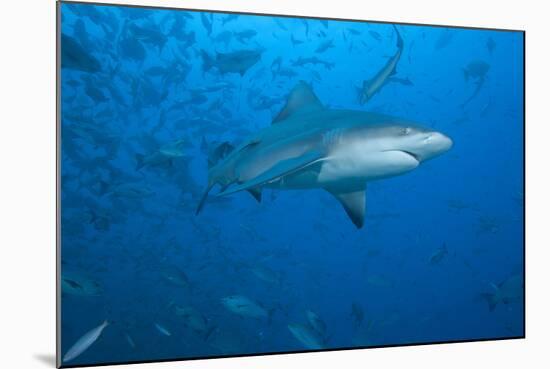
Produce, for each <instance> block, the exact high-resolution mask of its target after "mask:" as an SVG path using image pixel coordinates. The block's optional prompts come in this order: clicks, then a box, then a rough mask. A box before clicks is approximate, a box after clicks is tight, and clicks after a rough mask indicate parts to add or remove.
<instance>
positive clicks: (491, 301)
mask: <svg viewBox="0 0 550 369" xmlns="http://www.w3.org/2000/svg"><path fill="white" fill-rule="evenodd" d="M523 284H524V282H523V276H522V275H520V274H514V275H511V276H509V277H508V278H506V279H505V280H504V281H502V282H501V283H499V284H498V285H495V284H494V283H491V287H492V288H493V292H490V293H483V294H481V297H483V298H484V299H485V300H486V301H487V305H488V306H489V310H490V311H493V310H495V308H496V306H497V305H498V304H499V303H500V304H505V305H506V304H510V303H512V302H517V301H520V300H521V299H522V298H523V289H524V286H523Z"/></svg>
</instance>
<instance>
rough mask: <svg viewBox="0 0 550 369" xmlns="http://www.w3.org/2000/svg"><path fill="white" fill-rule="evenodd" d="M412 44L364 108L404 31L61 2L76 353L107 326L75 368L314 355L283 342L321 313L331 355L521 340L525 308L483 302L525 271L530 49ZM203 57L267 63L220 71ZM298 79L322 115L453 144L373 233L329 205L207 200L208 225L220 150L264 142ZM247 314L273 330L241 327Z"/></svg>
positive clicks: (414, 36)
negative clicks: (411, 126) (360, 115)
mask: <svg viewBox="0 0 550 369" xmlns="http://www.w3.org/2000/svg"><path fill="white" fill-rule="evenodd" d="M210 27H211V32H209V30H208V29H209V28H210ZM248 30H253V31H254V32H249V35H247V32H245V33H243V34H242V35H241V36H237V34H239V32H241V31H248ZM398 30H399V32H400V33H401V35H402V38H403V41H404V49H403V54H402V55H401V58H400V60H399V62H398V64H397V68H396V71H397V73H396V74H395V76H394V77H399V78H401V79H402V82H401V83H399V82H395V81H393V82H389V81H388V82H387V83H385V84H384V85H383V86H382V88H381V89H380V91H379V92H378V93H377V94H375V95H374V96H373V97H372V98H371V99H370V100H369V101H368V102H367V103H366V104H365V105H360V104H359V99H358V91H357V88H358V87H360V86H362V83H363V81H364V80H368V79H370V78H371V77H373V76H374V75H375V74H376V73H377V72H378V71H379V70H380V69H381V68H382V67H383V66H384V64H385V63H386V61H387V60H388V58H390V57H392V56H393V55H394V54H395V53H396V33H395V30H394V28H393V26H392V25H391V24H379V23H368V22H344V21H326V22H322V21H319V20H315V19H299V18H283V17H279V18H275V17H270V16H250V15H239V16H236V17H233V18H232V17H230V16H229V15H228V14H224V13H200V12H183V11H176V10H161V9H140V8H128V7H114V6H93V5H82V4H68V3H64V4H62V5H61V30H60V31H61V33H62V34H63V35H64V38H62V44H61V47H62V49H64V51H63V53H62V55H63V57H62V60H61V63H62V66H63V68H62V69H61V74H60V76H61V89H60V97H61V137H62V145H61V258H62V268H61V272H62V274H63V277H64V278H66V279H70V282H71V283H72V287H73V288H72V289H67V290H66V289H65V288H64V289H63V294H62V301H61V308H62V310H61V311H62V315H61V335H62V341H61V353H62V355H65V353H66V352H67V351H68V350H69V348H70V347H71V346H72V345H73V344H74V343H75V342H76V341H77V340H78V339H79V337H81V336H82V335H83V334H85V333H86V332H88V331H89V330H91V329H93V328H94V327H97V326H99V325H100V324H101V323H102V322H103V321H105V320H107V321H108V322H109V325H108V326H107V327H106V328H105V329H104V330H103V331H102V334H101V335H100V336H99V338H98V339H97V340H96V341H95V342H94V343H93V345H91V346H90V347H89V348H88V349H87V350H86V351H84V352H83V353H82V354H80V355H79V356H77V357H76V358H74V359H73V360H70V361H67V362H65V364H66V365H76V364H100V363H105V362H128V361H142V360H166V359H184V358H196V357H209V356H220V355H236V354H259V353H266V352H285V351H299V350H309V349H312V348H314V346H312V345H311V343H308V342H307V341H306V342H305V343H304V342H303V341H300V340H299V339H298V338H297V337H295V336H294V335H293V334H292V333H291V331H290V329H289V328H288V325H289V324H300V325H301V327H307V329H309V331H311V330H313V331H315V329H314V327H313V326H312V323H311V322H309V321H308V318H307V316H306V312H307V311H308V310H309V311H311V312H313V313H315V314H316V315H317V316H318V318H319V319H320V320H321V321H322V325H323V324H324V326H325V331H324V333H323V334H320V333H319V331H318V330H317V331H315V332H317V333H316V334H317V336H316V339H317V340H318V341H319V342H320V345H321V346H322V348H328V349H330V348H344V347H347V348H349V347H365V346H381V345H399V344H410V343H428V342H443V341H456V340H477V339H491V338H506V337H518V336H522V335H523V333H524V320H523V314H524V309H523V300H522V298H521V297H520V298H517V297H518V296H517V293H516V298H515V299H501V300H500V301H499V302H498V303H497V304H496V306H494V309H490V308H489V304H488V303H487V301H486V298H483V297H482V295H483V294H491V293H494V292H495V291H496V289H498V288H499V287H502V285H503V284H505V283H506V281H509V280H510V278H513V276H518V275H519V276H521V275H522V274H523V237H524V229H523V223H524V218H523V204H524V200H523V193H524V187H523V170H524V167H523V109H524V107H523V34H522V33H520V32H511V31H489V30H471V29H455V28H443V27H428V26H412V25H399V26H398ZM224 31H229V32H226V33H225V34H222V33H223V32H224ZM220 34H222V36H220V37H218V36H219V35H220ZM291 35H292V38H293V39H294V40H292V39H291ZM224 37H225V38H224ZM238 37H240V38H241V39H240V40H239V39H238ZM326 40H333V43H332V45H331V47H328V48H327V49H326V50H325V51H319V50H317V49H318V47H319V45H321V44H322V43H323V42H325V41H326ZM75 44H76V46H75ZM201 50H204V51H206V52H207V53H208V54H209V55H210V56H213V55H215V52H221V53H225V52H233V51H240V50H254V51H257V52H258V53H259V60H258V61H256V62H254V63H252V65H251V66H249V67H247V68H245V70H244V72H243V73H242V75H241V74H240V73H221V72H220V69H219V68H217V67H214V68H212V69H209V70H205V69H206V68H205V67H204V66H205V57H204V55H203V54H201ZM258 50H261V52H260V51H258ZM316 50H317V51H316ZM313 56H315V57H317V58H318V59H319V60H321V61H322V62H321V63H318V64H308V65H305V66H300V65H296V64H299V63H295V61H296V60H298V59H299V58H300V57H302V58H306V57H313ZM69 58H71V59H70V60H69ZM277 58H280V62H281V63H280V66H279V65H278V64H277V62H275V63H274V61H276V60H277ZM323 63H324V64H323ZM472 63H473V64H472ZM476 63H477V64H476ZM476 65H477V66H479V65H482V66H484V67H483V68H481V69H483V70H481V71H478V72H479V73H478V75H475V74H476V70H477V69H475V68H476ZM485 67H488V69H487V68H485ZM484 68H485V69H484ZM464 70H467V71H469V72H468V73H469V78H467V79H466V78H465V72H464ZM472 74H474V75H473V76H472ZM300 80H304V81H306V82H307V83H309V84H310V85H311V86H312V88H313V90H314V91H315V93H316V94H317V96H318V97H319V99H320V101H322V102H323V103H324V104H325V105H326V106H327V107H331V108H345V109H351V110H363V111H370V112H377V113H384V114H388V115H392V116H397V117H402V118H405V119H407V120H411V121H414V122H418V123H419V124H420V125H423V126H424V127H428V128H430V129H434V130H437V131H440V132H443V133H444V134H446V135H447V136H449V137H450V138H452V140H453V142H454V145H453V147H452V149H451V150H450V151H449V152H446V153H444V154H442V155H441V156H440V157H437V158H435V159H433V160H430V161H428V162H426V163H422V164H421V165H420V166H419V167H418V168H417V169H415V170H413V171H411V172H410V173H407V174H404V175H402V176H397V177H393V178H388V179H384V180H380V181H375V182H372V183H369V184H368V186H367V187H368V188H367V202H366V203H367V214H366V219H365V224H364V226H363V228H361V229H357V228H356V227H355V226H354V225H353V223H352V222H351V221H350V219H349V218H348V217H347V216H346V214H345V212H344V211H343V209H342V207H341V205H340V204H339V203H338V202H337V201H336V200H335V199H334V198H333V197H332V196H331V195H330V194H328V193H327V192H325V191H323V190H301V191H275V190H270V189H266V190H264V191H263V198H262V202H261V203H260V204H258V203H257V202H256V201H255V200H254V199H253V197H252V196H250V195H249V194H248V193H246V192H240V193H236V194H233V195H230V196H227V197H220V198H209V199H208V200H207V202H206V205H205V207H204V209H203V211H202V212H201V213H200V214H199V215H195V210H196V207H197V204H198V202H199V200H200V197H201V195H202V193H203V191H204V189H205V187H206V184H207V170H208V165H207V153H208V151H209V150H211V148H212V147H213V146H215V145H216V142H217V143H219V142H222V141H228V142H232V143H237V144H238V143H239V142H242V141H244V140H245V139H246V138H247V137H248V136H249V135H250V134H253V133H254V132H256V131H257V130H259V129H261V128H263V127H267V126H269V125H270V123H271V120H272V119H273V117H274V116H275V115H276V114H277V113H278V112H279V111H280V109H281V108H282V107H283V105H284V103H285V97H286V96H287V94H288V93H289V91H290V90H291V89H292V88H293V87H294V86H295V85H296V84H297V83H298V82H299V81H300ZM404 80H408V81H409V82H404ZM478 85H479V86H480V87H479V89H478V91H477V92H476V89H477V87H478ZM209 87H211V89H210V90H209V91H206V89H207V88H209ZM193 91H194V92H193ZM176 140H181V141H179V145H176V146H175V150H174V151H170V152H168V150H169V149H170V148H173V147H174V144H173V143H174V142H175V141H176ZM170 145H172V146H170ZM167 152H168V154H167ZM215 192H216V191H215V190H214V191H213V192H212V194H215ZM444 248H445V249H446V250H447V252H442V251H441V250H443V249H444ZM64 287H65V286H64ZM516 292H517V291H516ZM231 295H240V296H244V297H246V298H247V299H249V300H251V301H254V302H255V303H256V304H257V306H259V309H260V310H261V311H262V312H263V313H265V315H264V316H261V317H256V318H255V317H250V316H242V315H239V314H237V313H235V312H233V311H231V310H230V309H228V308H227V307H226V306H225V305H224V304H223V303H222V299H223V298H224V297H227V296H231ZM520 295H522V291H520ZM178 309H179V310H178ZM181 309H183V310H185V309H187V310H185V311H192V312H193V313H192V314H191V316H190V315H189V314H188V315H185V314H180V315H178V314H177V311H180V312H181V311H182V310H181ZM193 319H194V320H193ZM193 321H194V322H195V325H193ZM197 322H198V323H197ZM155 324H156V325H157V326H156V325H155ZM158 326H160V327H162V328H160V329H159V327H158ZM162 331H165V332H164V333H163V332H162ZM167 333H169V335H167Z"/></svg>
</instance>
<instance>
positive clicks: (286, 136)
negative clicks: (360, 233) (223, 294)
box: [196, 81, 453, 228]
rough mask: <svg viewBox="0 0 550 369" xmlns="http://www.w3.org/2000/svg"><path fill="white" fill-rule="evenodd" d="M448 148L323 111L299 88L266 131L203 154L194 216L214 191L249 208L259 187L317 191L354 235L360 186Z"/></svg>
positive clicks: (417, 134)
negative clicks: (246, 196)
mask: <svg viewBox="0 0 550 369" xmlns="http://www.w3.org/2000/svg"><path fill="white" fill-rule="evenodd" d="M452 144H453V143H452V140H451V139H450V138H449V137H447V136H445V135H444V134H442V133H440V132H436V131H434V130H431V129H428V128H423V127H421V126H419V125H417V124H415V123H412V122H409V121H406V120H403V119H400V118H395V117H391V116H387V115H381V114H375V113H369V112H363V111H353V110H337V109H329V108H327V107H325V106H324V105H323V104H322V103H321V102H320V100H319V99H318V98H317V96H316V95H315V93H314V92H313V90H312V89H311V87H310V86H309V85H308V84H306V83H305V82H303V81H301V82H299V83H298V84H297V85H296V87H294V89H293V90H292V91H291V92H290V94H289V96H288V99H287V102H286V105H285V106H284V107H283V109H282V110H281V112H280V113H279V114H278V115H277V116H276V117H275V119H274V120H273V122H272V124H271V125H270V126H268V127H266V128H264V129H262V130H260V131H258V132H257V133H255V134H252V135H251V136H250V137H249V138H247V139H246V140H245V141H244V142H243V143H242V144H241V145H239V146H237V147H233V146H232V145H231V144H229V143H223V144H222V146H220V147H221V148H222V149H219V150H216V149H214V150H211V152H212V153H213V155H211V157H210V158H209V170H208V185H207V188H206V191H205V192H204V195H203V196H202V198H201V200H200V202H199V205H198V207H197V211H196V214H199V212H200V211H201V209H202V208H203V206H204V203H205V201H206V199H207V197H208V193H209V192H210V190H211V189H212V188H213V187H214V186H215V185H219V186H220V192H219V193H218V194H217V195H216V196H227V195H231V194H233V193H236V192H239V191H248V192H249V193H250V194H252V195H253V196H254V198H256V200H257V201H261V191H262V189H263V188H274V189H289V190H301V189H316V188H321V189H325V190H326V191H328V192H329V193H331V194H332V195H333V196H334V197H335V198H336V199H337V200H338V201H340V203H341V204H342V206H343V208H344V210H345V211H346V213H347V214H348V216H349V218H350V219H351V221H352V222H353V223H354V224H355V226H356V227H357V228H361V227H362V226H363V223H364V217H365V208H366V205H365V192H366V185H367V183H368V182H370V181H374V180H378V179H383V178H388V177H393V176H397V175H400V174H404V173H407V172H410V171H411V170H413V169H415V168H417V167H418V166H419V165H420V163H423V162H425V161H426V160H429V159H432V158H434V157H436V156H438V155H440V154H442V153H444V152H446V151H447V150H449V149H450V148H451V146H452Z"/></svg>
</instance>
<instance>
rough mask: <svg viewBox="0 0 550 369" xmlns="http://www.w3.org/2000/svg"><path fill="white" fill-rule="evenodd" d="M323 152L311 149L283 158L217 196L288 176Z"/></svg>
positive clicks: (314, 160)
mask: <svg viewBox="0 0 550 369" xmlns="http://www.w3.org/2000/svg"><path fill="white" fill-rule="evenodd" d="M322 158H323V154H322V153H321V152H319V151H315V150H314V151H309V152H307V153H305V154H303V155H302V156H298V157H295V158H291V159H286V160H282V161H280V162H279V163H277V164H275V165H274V166H273V167H271V169H269V170H267V171H265V172H263V173H262V174H260V175H258V176H257V177H255V178H252V179H251V180H248V181H246V182H244V183H241V184H239V185H238V186H234V187H233V188H230V189H228V190H226V191H223V192H220V193H218V194H217V195H216V196H225V195H230V194H232V193H235V192H239V191H244V190H249V189H252V188H257V187H261V186H263V185H265V184H267V183H269V182H274V181H277V180H279V179H280V178H282V177H284V176H287V175H289V174H292V173H295V172H297V171H299V170H301V169H304V168H306V167H308V166H310V165H311V164H314V163H315V162H317V161H319V160H321V159H322Z"/></svg>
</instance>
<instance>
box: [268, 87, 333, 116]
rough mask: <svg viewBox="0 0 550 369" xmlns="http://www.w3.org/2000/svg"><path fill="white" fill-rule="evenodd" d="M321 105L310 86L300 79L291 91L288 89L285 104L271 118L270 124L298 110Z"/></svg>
mask: <svg viewBox="0 0 550 369" xmlns="http://www.w3.org/2000/svg"><path fill="white" fill-rule="evenodd" d="M322 107H323V104H321V101H319V98H318V97H317V96H316V95H315V93H314V92H313V90H312V89H311V86H309V85H308V84H307V83H306V82H304V81H300V82H298V84H297V85H296V86H295V87H294V88H293V89H292V91H290V94H289V95H288V98H287V101H286V104H285V106H284V107H283V109H282V110H281V111H280V112H279V114H277V116H276V117H275V119H273V122H272V123H271V124H275V123H278V122H280V121H283V120H285V119H286V118H288V117H289V116H291V115H292V114H295V113H296V112H298V111H301V110H304V109H308V108H322Z"/></svg>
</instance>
